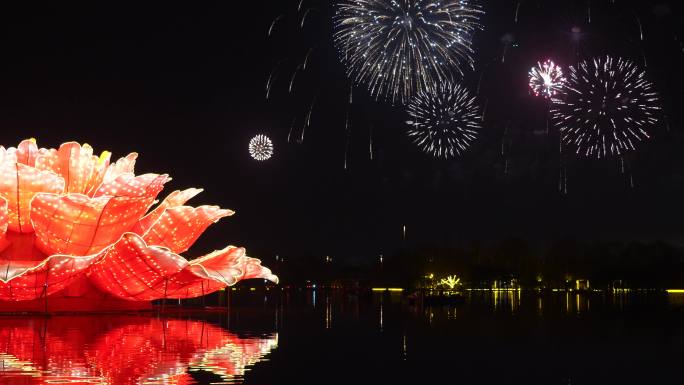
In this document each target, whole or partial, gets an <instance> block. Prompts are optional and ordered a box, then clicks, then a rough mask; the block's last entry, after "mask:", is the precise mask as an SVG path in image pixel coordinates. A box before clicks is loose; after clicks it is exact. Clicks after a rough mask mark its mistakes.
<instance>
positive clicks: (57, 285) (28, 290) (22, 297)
mask: <svg viewBox="0 0 684 385" xmlns="http://www.w3.org/2000/svg"><path fill="white" fill-rule="evenodd" d="M97 257H98V255H97V254H96V255H90V256H85V257H75V256H69V255H53V256H50V257H48V258H47V259H45V260H43V261H14V260H0V298H2V299H3V300H9V301H28V300H33V299H36V298H41V297H43V296H44V295H51V294H54V293H56V292H58V291H60V290H62V289H64V288H66V287H67V286H69V285H70V284H71V283H73V282H74V281H75V280H76V279H77V278H78V277H79V276H81V275H82V274H83V273H84V272H85V270H86V269H87V268H89V267H90V265H91V264H92V263H93V262H94V261H95V260H96V259H97Z"/></svg>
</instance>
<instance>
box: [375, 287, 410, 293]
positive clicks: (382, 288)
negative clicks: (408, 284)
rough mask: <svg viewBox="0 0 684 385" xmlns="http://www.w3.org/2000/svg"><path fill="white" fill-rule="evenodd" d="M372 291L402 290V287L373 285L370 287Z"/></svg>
mask: <svg viewBox="0 0 684 385" xmlns="http://www.w3.org/2000/svg"><path fill="white" fill-rule="evenodd" d="M372 290H373V291H392V292H402V291H404V289H401V288H398V287H387V288H385V287H374V288H373V289H372Z"/></svg>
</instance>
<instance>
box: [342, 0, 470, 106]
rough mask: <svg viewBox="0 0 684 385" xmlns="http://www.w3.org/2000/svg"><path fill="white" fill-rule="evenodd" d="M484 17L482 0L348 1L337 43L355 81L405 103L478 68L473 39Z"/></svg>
mask: <svg viewBox="0 0 684 385" xmlns="http://www.w3.org/2000/svg"><path fill="white" fill-rule="evenodd" d="M483 13H484V11H483V9H482V6H481V5H480V4H479V2H478V1H477V0H444V1H434V0H342V1H339V2H338V3H337V4H336V5H335V16H334V23H335V32H334V41H335V45H336V46H337V48H338V50H339V53H340V56H341V60H342V62H343V63H344V64H345V65H346V66H347V74H348V75H349V77H350V78H352V79H353V80H354V82H356V83H363V84H366V85H367V87H368V89H369V90H370V93H371V95H373V96H374V97H376V98H377V97H379V96H384V97H385V98H387V99H391V100H392V102H393V103H394V102H400V103H402V104H404V103H406V102H407V101H408V100H409V99H410V98H411V96H413V95H414V94H416V93H417V92H419V91H421V90H423V89H425V88H433V87H434V86H435V85H436V84H438V83H442V82H443V81H453V75H454V73H455V72H456V73H459V74H460V75H463V69H464V67H470V68H473V66H474V59H473V48H472V40H473V35H474V33H475V32H476V31H477V30H479V29H481V28H482V26H481V25H480V23H479V18H480V16H481V15H482V14H483Z"/></svg>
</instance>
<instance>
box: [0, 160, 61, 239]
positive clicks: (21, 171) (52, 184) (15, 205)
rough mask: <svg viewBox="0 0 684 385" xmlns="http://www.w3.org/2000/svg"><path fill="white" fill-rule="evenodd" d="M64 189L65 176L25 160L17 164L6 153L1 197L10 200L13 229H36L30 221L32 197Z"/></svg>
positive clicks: (1, 169)
mask: <svg viewBox="0 0 684 385" xmlns="http://www.w3.org/2000/svg"><path fill="white" fill-rule="evenodd" d="M63 191H64V179H62V177H60V176H58V175H56V174H54V173H53V172H50V171H41V170H38V169H36V168H33V167H30V166H27V165H25V164H22V163H16V160H15V159H13V157H12V156H10V155H9V154H5V156H4V157H3V161H2V162H1V163H0V196H1V197H3V198H5V199H6V200H7V211H8V214H9V229H10V230H11V231H16V232H24V233H29V232H32V231H33V226H32V224H31V221H30V215H29V214H30V208H31V200H32V199H33V197H34V196H35V195H36V194H37V193H41V192H48V193H56V194H60V193H62V192H63Z"/></svg>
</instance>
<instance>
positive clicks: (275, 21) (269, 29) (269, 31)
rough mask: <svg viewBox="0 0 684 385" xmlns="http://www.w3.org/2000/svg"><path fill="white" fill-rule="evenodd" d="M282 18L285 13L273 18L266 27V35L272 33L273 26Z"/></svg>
mask: <svg viewBox="0 0 684 385" xmlns="http://www.w3.org/2000/svg"><path fill="white" fill-rule="evenodd" d="M284 18H285V15H278V16H277V17H276V18H275V19H273V22H271V26H270V27H269V28H268V34H266V36H268V37H270V36H271V34H272V33H273V28H275V26H276V24H277V23H278V22H279V21H280V20H282V19H284Z"/></svg>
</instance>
